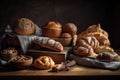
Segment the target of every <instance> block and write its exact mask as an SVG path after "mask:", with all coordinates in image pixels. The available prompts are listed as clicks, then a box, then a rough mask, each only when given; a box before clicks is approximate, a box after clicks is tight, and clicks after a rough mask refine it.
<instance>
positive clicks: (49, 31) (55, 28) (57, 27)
mask: <svg viewBox="0 0 120 80" xmlns="http://www.w3.org/2000/svg"><path fill="white" fill-rule="evenodd" d="M42 32H43V36H45V37H50V38H58V37H59V36H60V35H61V32H62V25H61V24H60V23H59V22H56V21H50V22H48V23H47V24H45V25H44V26H43V27H42Z"/></svg>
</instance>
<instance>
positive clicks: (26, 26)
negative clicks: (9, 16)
mask: <svg viewBox="0 0 120 80" xmlns="http://www.w3.org/2000/svg"><path fill="white" fill-rule="evenodd" d="M13 31H14V32H15V33H17V34H18V35H33V34H34V33H35V31H36V28H35V24H34V23H33V22H32V21H31V20H30V19H28V18H20V19H18V20H17V21H16V23H15V25H14V28H13Z"/></svg>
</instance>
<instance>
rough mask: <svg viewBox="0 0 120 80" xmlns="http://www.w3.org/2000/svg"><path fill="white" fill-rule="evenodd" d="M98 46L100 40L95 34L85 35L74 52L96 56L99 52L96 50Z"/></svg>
mask: <svg viewBox="0 0 120 80" xmlns="http://www.w3.org/2000/svg"><path fill="white" fill-rule="evenodd" d="M98 46H99V42H98V41H97V39H96V38H95V37H94V36H89V37H88V36H87V37H83V38H81V39H80V40H79V42H78V43H77V44H76V46H75V48H74V53H75V54H76V55H80V56H86V57H93V58H95V57H96V56H97V54H96V53H95V52H94V49H96V48H97V47H98Z"/></svg>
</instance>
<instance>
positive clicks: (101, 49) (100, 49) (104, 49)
mask: <svg viewBox="0 0 120 80" xmlns="http://www.w3.org/2000/svg"><path fill="white" fill-rule="evenodd" d="M95 52H96V53H97V54H99V53H104V52H109V53H111V54H114V50H113V49H112V48H111V47H109V46H99V47H98V48H96V49H95Z"/></svg>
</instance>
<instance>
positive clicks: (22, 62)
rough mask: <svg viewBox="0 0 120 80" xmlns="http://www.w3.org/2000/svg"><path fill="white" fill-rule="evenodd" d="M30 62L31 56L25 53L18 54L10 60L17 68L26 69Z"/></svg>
mask: <svg viewBox="0 0 120 80" xmlns="http://www.w3.org/2000/svg"><path fill="white" fill-rule="evenodd" d="M32 62H33V58H32V57H31V56H27V55H19V56H16V57H13V58H11V60H10V63H11V65H12V66H13V67H15V68H18V69H26V68H28V67H30V66H31V65H32Z"/></svg>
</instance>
